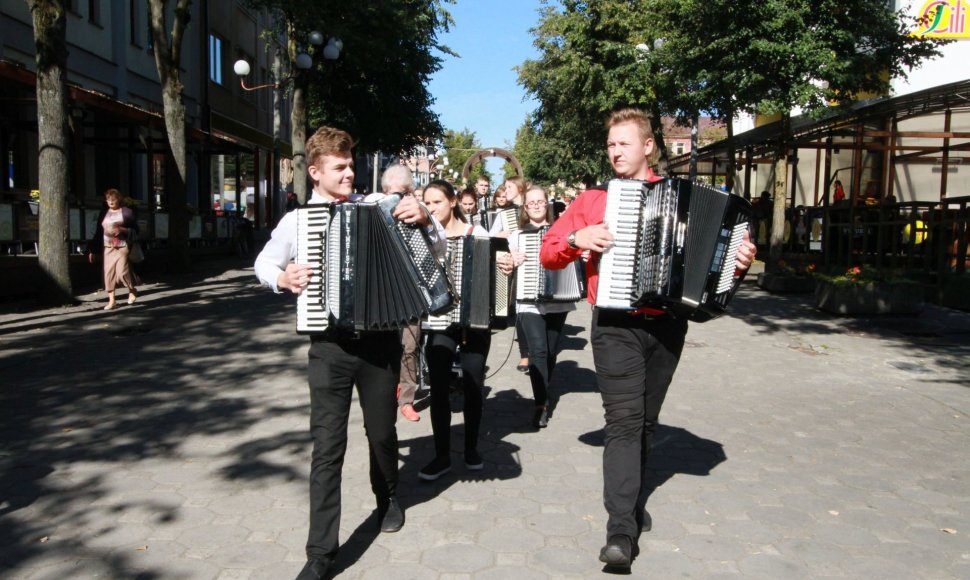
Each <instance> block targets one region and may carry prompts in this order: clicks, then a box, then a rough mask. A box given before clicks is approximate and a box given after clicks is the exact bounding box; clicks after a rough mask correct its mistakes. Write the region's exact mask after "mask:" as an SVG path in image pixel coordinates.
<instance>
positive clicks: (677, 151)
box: [674, 141, 684, 155]
mask: <svg viewBox="0 0 970 580" xmlns="http://www.w3.org/2000/svg"><path fill="white" fill-rule="evenodd" d="M683 154H684V142H683V141H677V142H676V143H674V155H683Z"/></svg>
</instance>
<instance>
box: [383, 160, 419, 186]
mask: <svg viewBox="0 0 970 580" xmlns="http://www.w3.org/2000/svg"><path fill="white" fill-rule="evenodd" d="M392 188H394V189H393V190H392ZM401 188H403V189H401ZM381 191H382V192H384V193H412V192H413V191H414V175H412V173H411V170H410V169H408V167H407V165H400V164H398V165H391V166H389V167H388V168H387V169H385V170H384V174H383V175H381Z"/></svg>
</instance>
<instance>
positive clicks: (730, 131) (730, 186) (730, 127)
mask: <svg viewBox="0 0 970 580" xmlns="http://www.w3.org/2000/svg"><path fill="white" fill-rule="evenodd" d="M733 120H734V114H733V113H729V114H728V116H727V151H728V158H727V170H726V171H727V175H725V176H724V188H725V189H726V190H727V191H728V192H729V193H734V173H735V171H736V170H737V166H736V165H735V164H734V123H732V121H733Z"/></svg>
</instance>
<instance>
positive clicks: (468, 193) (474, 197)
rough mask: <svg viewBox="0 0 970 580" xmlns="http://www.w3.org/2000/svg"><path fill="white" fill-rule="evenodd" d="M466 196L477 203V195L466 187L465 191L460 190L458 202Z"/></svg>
mask: <svg viewBox="0 0 970 580" xmlns="http://www.w3.org/2000/svg"><path fill="white" fill-rule="evenodd" d="M466 195H468V196H471V198H472V199H474V200H475V201H476V202H477V201H478V194H477V193H475V190H474V189H471V188H470V187H466V188H465V189H463V190H461V196H460V197H459V198H458V199H459V201H460V200H461V198H462V197H465V196H466Z"/></svg>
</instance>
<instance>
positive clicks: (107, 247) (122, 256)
mask: <svg viewBox="0 0 970 580" xmlns="http://www.w3.org/2000/svg"><path fill="white" fill-rule="evenodd" d="M104 201H105V204H106V206H107V207H105V208H104V209H102V210H101V213H100V214H99V215H98V221H97V224H98V225H97V228H96V229H95V230H94V236H93V237H92V238H91V240H90V241H89V242H88V262H89V263H91V264H93V263H94V259H95V255H96V254H101V255H102V257H103V258H104V266H103V267H104V289H105V291H106V292H107V293H108V304H107V306H105V307H104V309H105V310H114V309H115V308H117V307H118V303H117V301H116V300H115V289H116V288H117V287H118V286H119V285H121V286H124V287H125V288H127V289H128V304H134V303H135V300H136V299H137V298H138V289H137V288H135V286H136V285H138V284H139V283H141V281H140V280H139V279H138V275H137V274H135V272H134V270H132V268H131V263H130V261H129V260H128V257H129V251H130V249H131V248H130V243H131V242H132V241H133V240H134V239H135V235H136V234H137V233H138V221H137V220H136V219H135V212H134V210H132V209H131V208H130V207H123V206H122V204H121V192H119V191H118V190H117V189H109V190H107V191H105V192H104Z"/></svg>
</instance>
